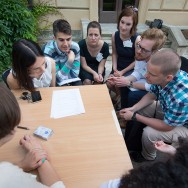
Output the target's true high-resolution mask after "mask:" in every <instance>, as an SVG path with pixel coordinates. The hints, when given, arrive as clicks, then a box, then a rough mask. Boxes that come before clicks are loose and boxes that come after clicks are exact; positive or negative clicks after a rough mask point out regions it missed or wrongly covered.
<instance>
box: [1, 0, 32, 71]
mask: <svg viewBox="0 0 188 188" xmlns="http://www.w3.org/2000/svg"><path fill="white" fill-rule="evenodd" d="M0 12H1V14H0V28H1V29H0V49H1V53H0V74H1V73H2V72H3V71H4V70H5V69H7V68H8V67H9V66H10V64H11V50H12V44H13V43H14V42H15V41H16V40H18V39H20V38H28V39H32V40H36V36H35V35H34V31H35V25H34V24H32V23H34V16H33V15H32V13H31V11H29V10H28V9H27V5H26V3H25V2H24V1H23V0H19V1H17V0H6V1H4V0H0Z"/></svg>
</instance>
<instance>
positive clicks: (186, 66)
mask: <svg viewBox="0 0 188 188" xmlns="http://www.w3.org/2000/svg"><path fill="white" fill-rule="evenodd" d="M180 58H181V67H180V69H181V70H183V71H185V72H187V73H188V59H187V58H185V57H183V56H180Z"/></svg>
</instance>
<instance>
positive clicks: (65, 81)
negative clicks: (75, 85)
mask: <svg viewBox="0 0 188 188" xmlns="http://www.w3.org/2000/svg"><path fill="white" fill-rule="evenodd" d="M77 81H80V78H71V79H67V80H63V81H61V82H60V83H59V84H60V85H61V86H62V85H64V84H68V83H72V82H77Z"/></svg>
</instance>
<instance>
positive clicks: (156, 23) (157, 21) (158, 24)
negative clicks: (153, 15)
mask: <svg viewBox="0 0 188 188" xmlns="http://www.w3.org/2000/svg"><path fill="white" fill-rule="evenodd" d="M162 25H163V20H161V19H154V21H153V22H151V24H150V26H149V27H150V28H158V29H161V28H162Z"/></svg>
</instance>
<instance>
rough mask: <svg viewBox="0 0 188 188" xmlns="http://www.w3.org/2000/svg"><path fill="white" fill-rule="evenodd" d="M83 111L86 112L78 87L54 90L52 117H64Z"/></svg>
mask: <svg viewBox="0 0 188 188" xmlns="http://www.w3.org/2000/svg"><path fill="white" fill-rule="evenodd" d="M82 113H85V108H84V105H83V102H82V98H81V95H80V90H79V89H78V88H76V89H66V90H57V91H53V95H52V106H51V118H62V117H67V116H73V115H78V114H82Z"/></svg>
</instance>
